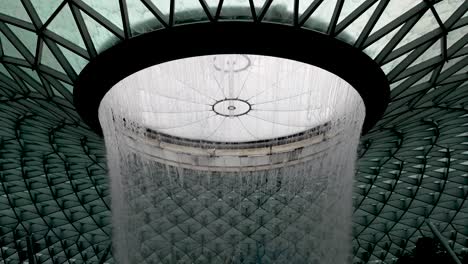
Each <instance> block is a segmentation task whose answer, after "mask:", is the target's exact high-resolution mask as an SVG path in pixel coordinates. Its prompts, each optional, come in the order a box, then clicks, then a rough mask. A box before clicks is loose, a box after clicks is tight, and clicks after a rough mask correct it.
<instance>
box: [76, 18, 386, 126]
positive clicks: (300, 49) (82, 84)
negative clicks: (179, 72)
mask: <svg viewBox="0 0 468 264" xmlns="http://www.w3.org/2000/svg"><path fill="white" fill-rule="evenodd" d="M177 46H183V48H180V49H175V48H174V47H177ZM212 54H257V55H266V56H275V57H280V58H286V59H292V60H296V61H300V62H304V63H308V64H311V65H315V66H318V67H320V68H323V69H325V70H327V71H330V72H332V73H334V74H336V75H338V76H340V77H341V78H343V79H344V80H346V81H347V82H348V83H349V84H351V85H352V86H353V87H354V88H355V89H356V90H357V91H358V92H359V94H360V95H361V97H362V99H363V100H364V103H365V106H366V119H365V122H364V127H363V131H364V132H367V131H368V130H369V129H370V128H372V126H373V125H374V124H375V123H376V122H377V121H378V120H379V119H380V118H381V116H382V115H383V113H384V111H385V109H386V107H387V104H388V99H389V85H388V82H387V77H386V76H385V74H384V73H383V71H382V70H381V69H380V67H379V66H378V65H377V64H376V63H375V62H374V61H373V60H372V59H371V58H369V57H368V56H367V55H365V54H364V53H363V52H361V51H360V50H358V49H356V48H354V47H352V46H350V45H348V44H346V43H343V42H341V41H339V40H336V39H334V38H332V37H329V36H327V35H324V34H321V33H317V32H314V31H310V30H306V29H302V28H297V27H292V26H286V25H280V24H272V23H261V24H257V23H251V22H219V23H197V24H188V25H183V26H176V27H173V28H168V29H161V30H157V31H154V32H151V33H147V34H143V35H140V36H137V37H134V38H132V39H129V40H127V41H125V42H122V43H121V44H118V45H116V46H114V47H112V48H110V49H108V50H107V51H105V52H103V53H101V54H100V55H98V56H97V57H96V58H95V59H93V60H92V61H91V62H90V63H89V64H88V65H87V66H86V67H85V68H84V69H83V71H82V72H81V74H80V76H79V77H78V79H77V81H76V83H75V90H74V93H73V94H74V104H75V106H76V108H77V111H78V113H79V114H80V115H81V117H82V118H83V119H84V121H85V122H86V123H87V124H88V125H89V126H90V127H91V128H92V129H94V130H95V131H96V132H98V133H102V132H101V127H100V125H99V119H98V108H99V104H100V103H101V100H102V98H103V97H104V95H105V94H106V93H107V92H108V91H109V90H110V89H111V88H112V87H113V86H114V85H115V84H116V83H117V82H119V81H120V80H122V79H124V78H125V77H127V76H129V75H131V74H132V73H135V72H137V71H139V70H142V69H144V68H147V67H150V66H152V65H156V64H159V63H163V62H167V61H172V60H176V59H182V58H187V57H194V56H201V55H212Z"/></svg>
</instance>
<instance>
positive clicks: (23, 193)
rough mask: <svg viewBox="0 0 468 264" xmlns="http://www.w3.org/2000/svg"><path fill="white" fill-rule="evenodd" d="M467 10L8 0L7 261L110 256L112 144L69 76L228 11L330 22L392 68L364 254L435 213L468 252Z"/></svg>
mask: <svg viewBox="0 0 468 264" xmlns="http://www.w3.org/2000/svg"><path fill="white" fill-rule="evenodd" d="M467 10H468V3H467V2H466V1H464V0H445V1H437V0H424V1H422V0H419V1H416V0H415V1H407V0H299V1H293V0H224V1H218V0H157V1H156V0H109V1H98V0H70V1H62V0H53V1H52V0H51V1H40V0H2V2H1V4H0V124H1V126H0V183H1V184H0V185H1V187H0V258H1V259H2V261H3V263H18V262H20V261H23V260H24V261H28V262H30V263H34V262H35V263H65V262H66V263H69V262H70V263H71V262H75V263H112V262H113V260H112V254H111V253H112V252H111V250H110V235H111V227H110V211H109V190H108V185H107V176H106V167H105V163H106V161H105V156H104V142H103V140H102V139H101V138H100V137H98V136H97V135H95V134H94V133H93V132H92V131H91V130H90V129H89V128H88V127H87V126H86V125H85V124H84V123H83V122H82V121H81V120H80V117H79V116H78V115H77V113H76V111H75V110H74V106H73V103H72V101H73V83H74V81H75V80H76V79H77V76H78V74H79V73H80V71H81V70H82V69H83V67H84V66H85V65H86V64H87V63H88V61H90V60H92V59H93V58H94V57H96V56H97V54H99V53H100V52H102V51H103V50H105V49H106V48H108V47H110V46H112V45H115V44H116V43H119V42H122V41H124V40H125V39H128V38H131V37H132V36H135V35H138V34H141V33H144V32H147V31H152V30H157V29H159V28H165V27H172V26H175V25H177V24H182V23H193V22H200V21H205V22H214V21H222V20H232V19H236V20H247V21H252V22H276V23H285V24H290V25H291V26H296V27H306V28H310V29H312V30H317V31H320V32H323V33H324V34H327V35H330V36H332V37H336V38H338V39H340V40H342V41H345V42H347V43H349V44H350V45H353V46H354V47H355V48H357V49H360V50H363V52H365V53H367V54H368V55H369V56H370V57H372V58H373V59H374V60H375V61H376V62H377V63H378V64H379V65H381V67H382V69H383V70H384V71H385V73H386V74H387V77H388V80H389V81H390V82H391V88H392V91H391V103H390V105H389V107H388V108H387V111H386V113H385V115H384V117H383V118H382V119H381V120H380V122H379V123H378V124H377V125H376V126H375V127H374V129H373V130H371V131H370V132H369V133H368V134H366V135H365V136H364V137H363V138H362V144H361V148H360V153H359V155H360V158H359V168H358V173H357V176H356V182H355V194H354V207H355V211H354V234H353V236H354V240H353V243H354V245H353V247H354V262H355V263H359V262H370V263H379V262H385V263H393V262H394V260H395V259H396V258H397V256H398V255H400V254H401V253H402V252H405V251H410V250H411V249H412V248H413V247H414V243H415V241H416V240H417V239H418V238H419V237H421V236H433V235H432V232H431V229H430V228H429V226H428V225H427V224H426V223H427V222H429V221H430V222H431V223H433V224H434V226H435V227H436V228H437V229H438V230H439V231H440V233H441V234H442V235H443V237H444V238H445V239H446V240H447V241H448V242H449V244H450V245H451V246H452V247H453V249H454V251H455V252H456V253H457V254H461V253H462V252H463V251H465V252H466V250H467V247H468V204H467V203H466V200H467V196H468V172H467V171H468V157H467V153H468V152H467V151H468V143H467V142H468V139H467V136H468V129H467V124H468V119H467V116H468V115H467V114H468V113H467V111H468V110H467V104H468V82H467V80H468V74H467V69H468V68H467V65H468V58H467V56H466V55H467V54H468V46H467V43H468V35H467V32H468V16H467ZM33 255H34V256H35V257H32V256H33Z"/></svg>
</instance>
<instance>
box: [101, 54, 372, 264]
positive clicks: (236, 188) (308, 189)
mask: <svg viewBox="0 0 468 264" xmlns="http://www.w3.org/2000/svg"><path fill="white" fill-rule="evenodd" d="M364 112H365V111H364V104H363V102H362V99H361V98H360V96H359V95H358V93H357V92H356V91H355V90H354V89H353V88H352V87H351V86H350V85H349V84H348V83H346V82H345V81H344V80H342V79H340V78H339V77H337V76H336V75H334V74H332V73H329V72H327V71H324V70H322V69H319V68H317V67H314V66H311V65H307V64H303V63H300V62H296V61H291V60H286V59H280V58H274V57H266V56H257V55H215V56H201V57H194V58H187V59H183V60H177V61H172V62H167V63H163V64H160V65H155V66H152V67H149V68H147V69H144V70H142V71H139V72H137V73H134V74H133V75H131V76H128V77H127V78H125V79H124V80H122V81H121V82H119V83H118V84H116V85H115V86H114V87H113V88H112V89H111V90H110V91H109V92H108V94H106V96H105V97H104V99H103V101H102V102H101V105H100V109H99V118H100V122H101V126H102V128H103V131H104V135H105V142H106V148H107V158H108V166H109V173H110V179H111V185H112V189H111V196H112V224H113V228H114V231H113V248H114V250H113V255H114V258H115V260H116V261H117V262H118V263H312V264H315V263H317V264H318V263H330V264H335V263H346V262H347V261H348V257H349V255H350V250H351V238H350V232H351V231H350V230H351V210H352V204H351V192H352V186H353V176H354V163H355V159H356V148H357V144H358V141H359V136H360V133H361V127H362V123H363V120H364Z"/></svg>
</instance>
